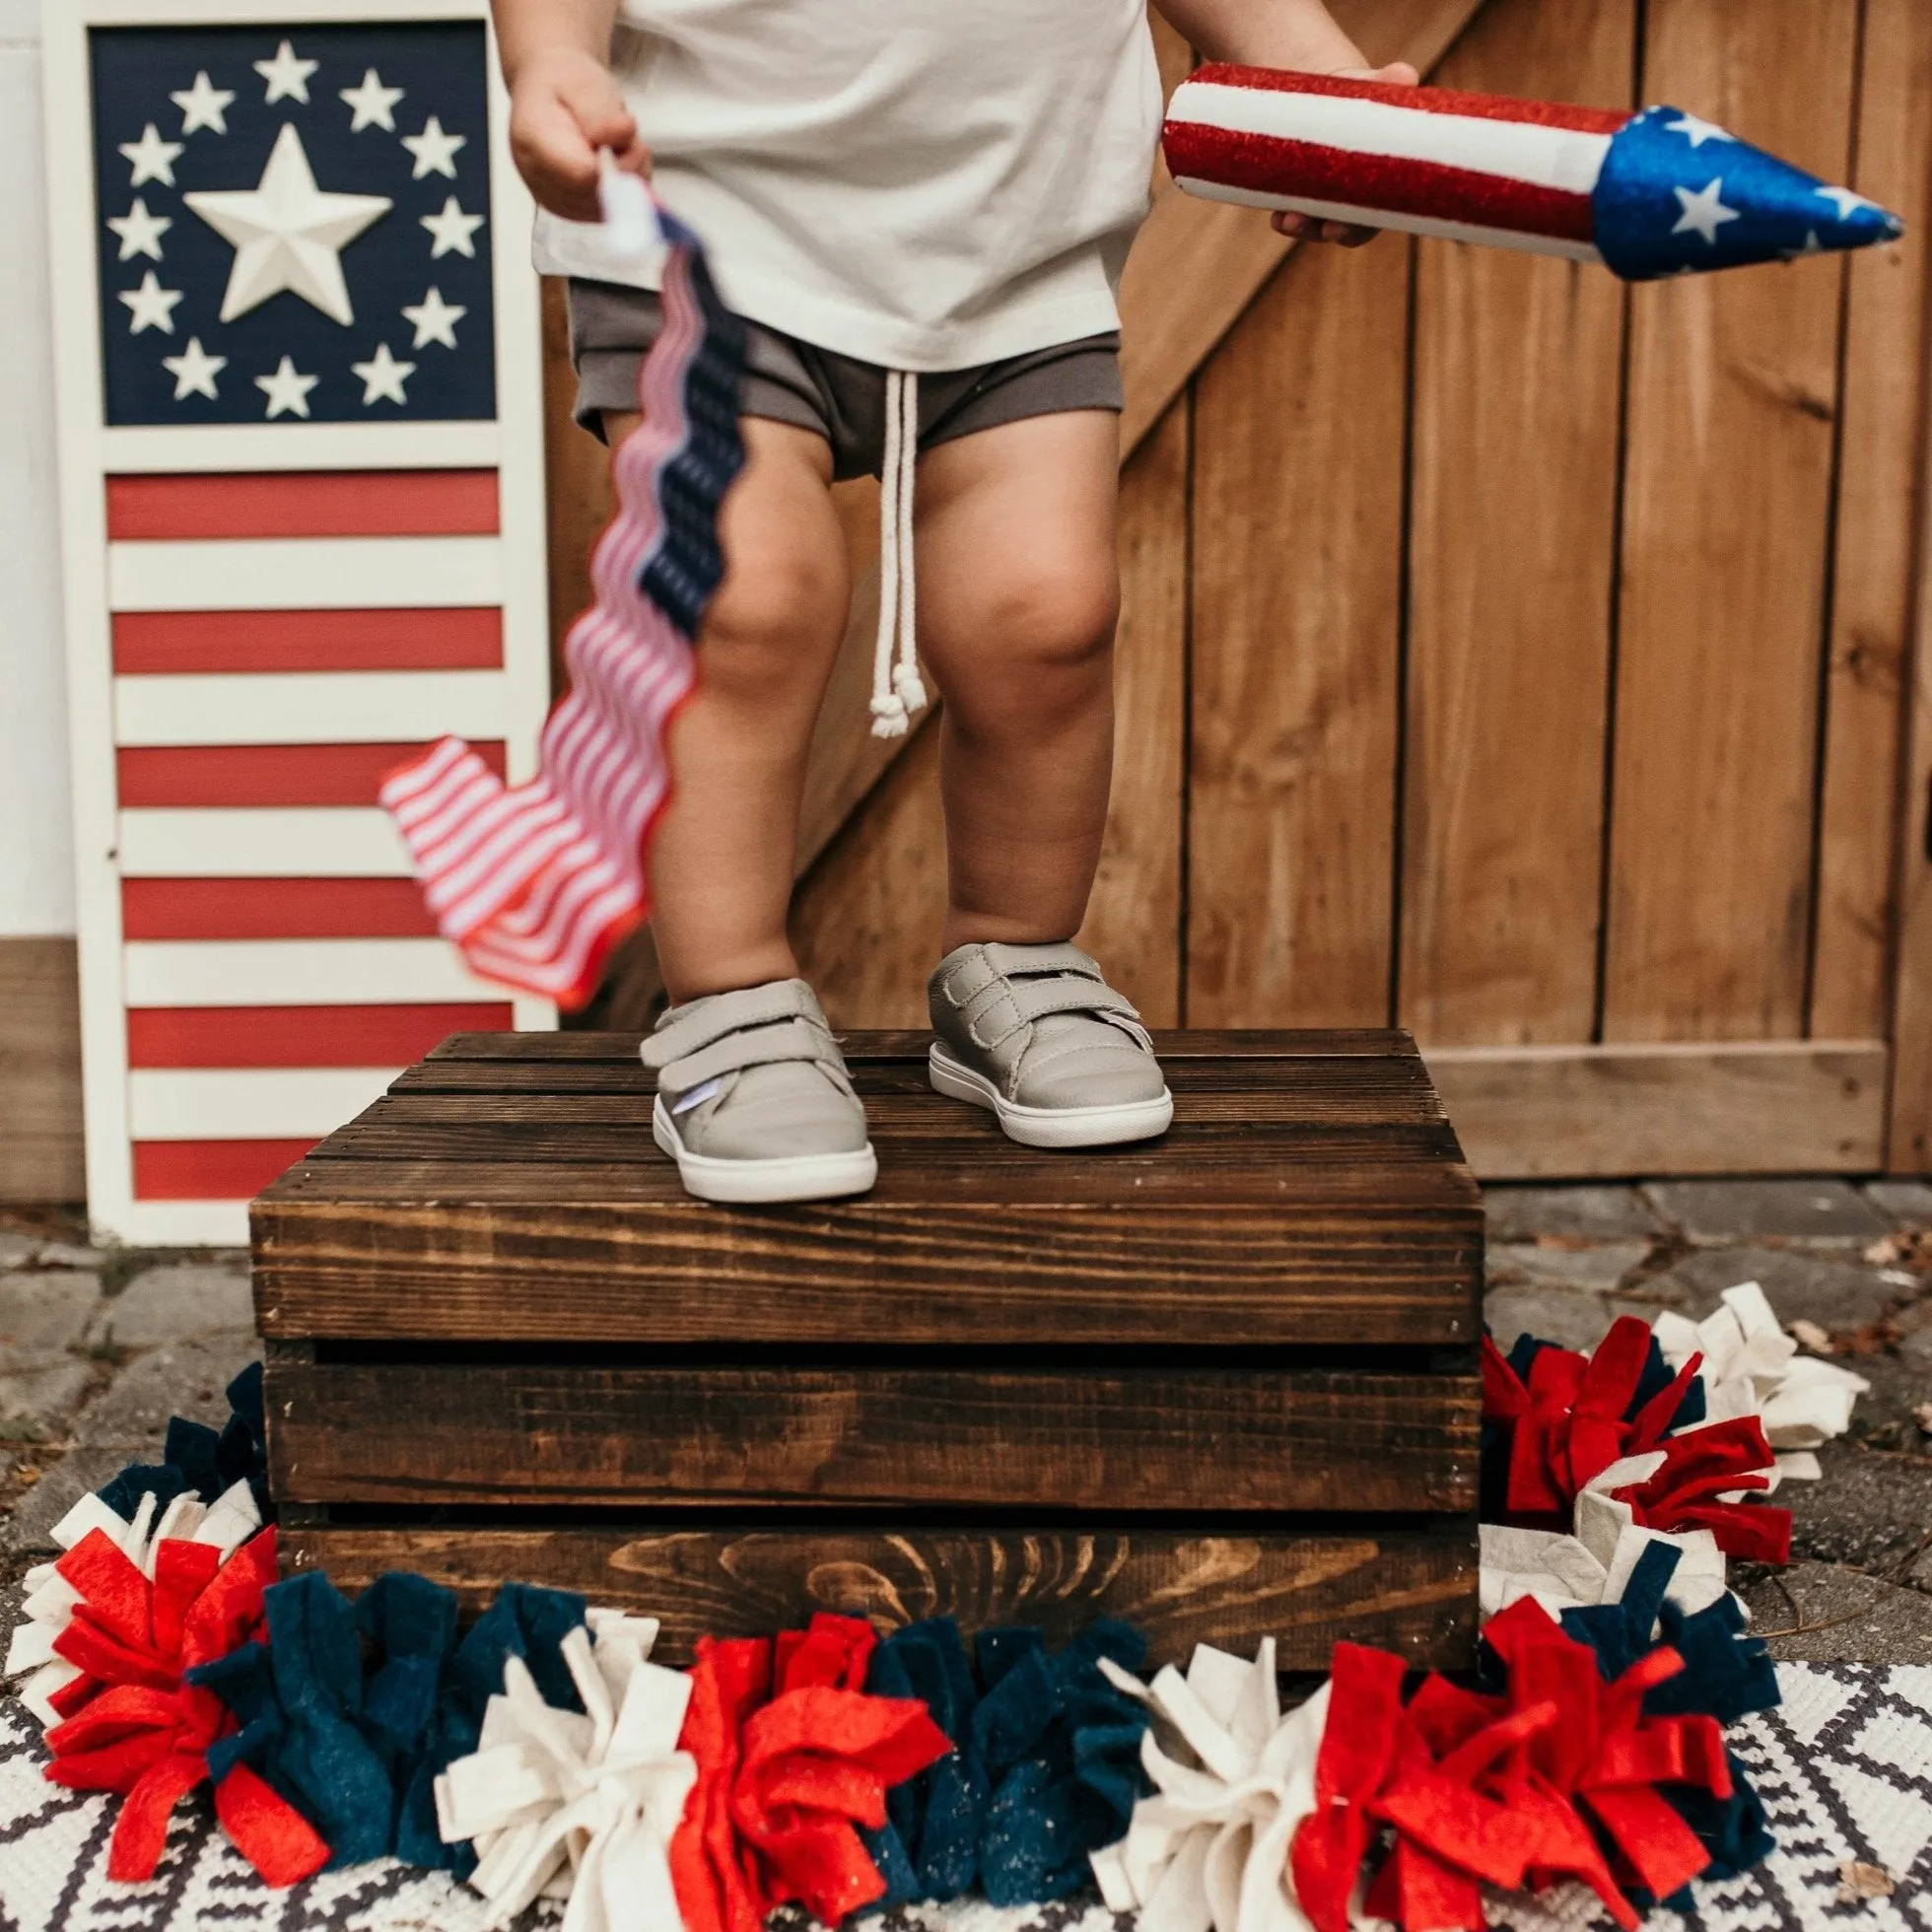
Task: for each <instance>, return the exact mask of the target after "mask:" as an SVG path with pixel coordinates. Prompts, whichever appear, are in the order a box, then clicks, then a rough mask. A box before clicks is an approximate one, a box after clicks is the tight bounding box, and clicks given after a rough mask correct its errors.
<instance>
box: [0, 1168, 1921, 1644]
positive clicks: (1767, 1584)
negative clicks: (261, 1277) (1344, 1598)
mask: <svg viewBox="0 0 1932 1932" xmlns="http://www.w3.org/2000/svg"><path fill="white" fill-rule="evenodd" d="M1487 1204H1488V1217H1489V1259H1488V1271H1489V1280H1488V1292H1487V1296H1486V1299H1485V1313H1486V1316H1487V1319H1488V1322H1489V1326H1490V1328H1491V1329H1492V1331H1493V1332H1494V1333H1495V1335H1496V1337H1497V1339H1498V1341H1500V1342H1501V1343H1502V1344H1503V1345H1504V1346H1505V1347H1506V1346H1508V1345H1509V1344H1510V1343H1511V1342H1513V1341H1514V1340H1515V1338H1516V1337H1517V1336H1518V1335H1519V1334H1521V1333H1523V1332H1524V1331H1525V1330H1527V1331H1529V1332H1530V1333H1532V1334H1535V1335H1539V1336H1543V1337H1546V1338H1547V1339H1549V1340H1551V1341H1552V1342H1559V1343H1564V1344H1567V1345H1571V1346H1576V1347H1587V1346H1589V1345H1591V1344H1593V1343H1594V1342H1595V1341H1596V1340H1597V1338H1598V1337H1599V1336H1601V1335H1602V1333H1603V1332H1604V1330H1605V1329H1606V1328H1607V1327H1608V1326H1609V1324H1610V1323H1611V1321H1612V1320H1613V1319H1614V1318H1615V1317H1616V1316H1617V1315H1620V1314H1625V1313H1630V1314H1638V1315H1642V1316H1644V1317H1645V1318H1646V1319H1649V1318H1651V1317H1653V1316H1654V1315H1655V1314H1656V1312H1657V1311H1658V1309H1660V1308H1675V1309H1678V1310H1679V1311H1681V1312H1682V1313H1684V1314H1686V1315H1689V1316H1690V1317H1691V1318H1693V1319H1695V1318H1698V1317H1701V1316H1703V1315H1705V1314H1708V1313H1709V1312H1710V1310H1711V1309H1712V1308H1713V1307H1715V1306H1716V1304H1717V1297H1718V1295H1719V1293H1720V1292H1721V1291H1722V1290H1723V1289H1724V1288H1727V1287H1730V1286H1732V1285H1733V1284H1734V1283H1736V1282H1739V1281H1748V1280H1754V1279H1755V1280H1758V1281H1759V1282H1761V1283H1762V1284H1763V1288H1764V1292H1765V1294H1766V1295H1767V1296H1768V1297H1769V1298H1770V1301H1771V1305H1772V1306H1773V1307H1774V1308H1775V1309H1776V1310H1777V1313H1778V1315H1779V1317H1780V1319H1781V1320H1783V1321H1784V1322H1785V1323H1786V1324H1787V1325H1789V1324H1793V1323H1805V1324H1810V1325H1811V1326H1810V1327H1809V1328H1807V1329H1805V1330H1802V1331H1801V1337H1802V1339H1804V1340H1805V1341H1806V1342H1807V1345H1810V1346H1813V1347H1816V1348H1818V1349H1820V1350H1827V1351H1828V1352H1829V1353H1831V1354H1832V1355H1833V1356H1834V1357H1836V1358H1837V1359H1839V1360H1842V1361H1844V1362H1846V1363H1848V1364H1849V1365H1850V1366H1851V1367H1853V1368H1855V1369H1856V1370H1857V1371H1858V1373H1860V1374H1861V1375H1863V1376H1865V1377H1866V1378H1867V1380H1869V1381H1870V1382H1871V1384H1872V1391H1871V1393H1870V1394H1869V1395H1868V1396H1865V1397H1864V1398H1862V1399H1861V1400H1860V1402H1859V1404H1858V1408H1857V1411H1856V1414H1855V1415H1854V1418H1853V1423H1852V1429H1851V1433H1850V1434H1849V1435H1848V1436H1847V1437H1845V1438H1844V1439H1843V1440H1841V1441H1839V1442H1836V1443H1832V1444H1829V1445H1828V1447H1827V1448H1826V1449H1825V1450H1824V1451H1823V1452H1822V1454H1821V1458H1820V1460H1821V1461H1822V1462H1823V1464H1824V1467H1825V1477H1824V1480H1823V1481H1822V1482H1820V1483H1794V1484H1790V1485H1788V1486H1787V1487H1786V1488H1785V1489H1784V1490H1782V1491H1781V1492H1780V1495H1779V1498H1778V1500H1779V1501H1780V1502H1786V1503H1789V1505H1790V1506H1791V1509H1792V1512H1793V1518H1794V1532H1793V1559H1792V1564H1791V1567H1790V1568H1789V1569H1786V1570H1783V1571H1770V1570H1764V1569H1760V1568H1758V1567H1756V1566H1752V1565H1738V1566H1735V1568H1734V1577H1733V1580H1734V1582H1735V1583H1736V1584H1737V1586H1738V1588H1739V1589H1740V1590H1741V1591H1742V1592H1743V1593H1744V1595H1745V1597H1746V1599H1747V1601H1748V1602H1749V1603H1750V1605H1751V1608H1752V1612H1753V1616H1754V1619H1755V1622H1756V1627H1757V1628H1758V1629H1759V1631H1760V1632H1762V1633H1763V1634H1765V1635H1766V1636H1768V1637H1770V1639H1771V1650H1772V1654H1773V1655H1774V1656H1776V1657H1778V1658H1780V1659H1793V1660H1799V1659H1802V1660H1808V1661H1813V1662H1821V1661H1828V1660H1831V1659H1840V1658H1845V1659H1854V1660H1858V1661H1863V1662H1869V1663H1918V1664H1924V1663H1932V1186H1927V1185H1925V1184H1923V1183H1919V1182H1873V1183H1870V1184H1867V1185H1864V1186H1857V1185H1853V1184H1849V1183H1847V1182H1844V1181H1840V1180H1813V1181H1807V1180H1796V1181H1792V1180H1776V1181H1758V1180H1743V1181H1660V1182H1653V1183H1650V1184H1648V1185H1646V1186H1642V1187H1496V1188H1491V1189H1490V1190H1489V1191H1488V1195H1487ZM247 1267H248V1265H247V1257H246V1256H245V1255H244V1254H241V1253H237V1252H226V1251H212V1252H210V1251H199V1252H179V1251H169V1250H154V1249H127V1248H111V1249H97V1248H94V1247H91V1246H89V1245H88V1240H87V1233H86V1230H85V1228H84V1227H82V1226H81V1225H79V1224H78V1223H76V1222H74V1221H73V1220H72V1219H71V1218H69V1217H64V1216H62V1215H61V1214H59V1213H58V1212H53V1211H49V1212H46V1213H34V1212H21V1211H18V1210H15V1211H11V1212H10V1211H8V1210H5V1209H0V1518H4V1520H0V1627H4V1626H5V1625H7V1624H10V1623H11V1622H12V1621H13V1616H12V1609H13V1606H12V1598H13V1589H12V1586H13V1585H14V1584H15V1583H17V1581H18V1578H19V1576H20V1574H21V1573H22V1571H24V1570H25V1568H26V1567H27V1565H28V1564H29V1563H30V1562H33V1561H35V1560H38V1559H39V1557H40V1556H41V1555H43V1554H44V1553H45V1552H46V1551H47V1549H48V1547H49V1546H48V1544H47V1530H48V1528H49V1527H50V1526H51V1525H52V1524H53V1523H55V1522H57V1521H58V1520H59V1519H60V1517H61V1515H62V1514H63V1513H64V1512H65V1511H66V1510H67V1508H68V1507H69V1506H70V1505H71V1504H72V1503H73V1501H74V1500H75V1499H76V1497H78V1496H79V1495H80V1494H81V1493H82V1491H83V1490H85V1489H90V1488H93V1487H95V1486H97V1485H98V1484H100V1483H104V1482H105V1481H106V1479H107V1478H108V1477H110V1476H111V1475H113V1474H114V1472H115V1471H116V1470H117V1469H119V1468H120V1467H121V1465H122V1464H123V1463H126V1462H130V1461H134V1460H152V1459H154V1458H155V1457H156V1456H157V1455H158V1454H159V1452H160V1447H161V1437H162V1431H163V1429H164V1427H165V1425H166V1422H167V1418H168V1416H169V1415H170V1414H184V1415H192V1416H196V1417H198V1418H200V1419H202V1420H206V1421H210V1422H217V1423H218V1422H220V1421H221V1420H222V1419H223V1416H224V1415H225V1414H226V1405H225V1404H224V1402H223V1399H222V1390H223V1387H224V1386H225V1384H226V1383H227V1382H228V1380H229V1378H230V1377H231V1376H232V1375H233V1374H234V1373H235V1371H236V1370H237V1369H238V1368H240V1367H241V1366H242V1364H243V1363H244V1362H245V1361H247V1360H248V1359H249V1358H250V1356H251V1355H252V1354H253V1353H254V1352H255V1348H256V1344H255V1341H254V1337H253V1334H252V1331H251V1320H252V1317H251V1310H250V1304H249V1297H248V1274H247Z"/></svg>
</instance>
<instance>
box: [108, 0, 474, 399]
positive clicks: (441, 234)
mask: <svg viewBox="0 0 1932 1932" xmlns="http://www.w3.org/2000/svg"><path fill="white" fill-rule="evenodd" d="M90 45H91V57H92V69H93V87H94V143H95V194H96V203H97V209H96V212H97V218H98V219H99V221H100V224H101V232H100V236H99V238H98V242H99V259H100V281H101V334H102V345H103V358H102V360H103V375H104V382H105V398H106V420H107V422H109V423H110V424H122V423H147V424H153V423H167V424H174V425H182V424H193V423H260V422H267V421H273V422H278V423H296V422H303V421H308V422H329V423H345V422H357V423H359V422H393V421H401V420H408V421H419V422H427V421H447V420H451V419H468V420H476V419H487V418H489V417H493V416H494V415H495V414H496V378H495V357H496V344H495V329H494V326H493V315H492V311H491V261H490V256H491V242H492V237H493V229H492V226H491V223H490V220H489V219H488V217H489V214H490V152H489V139H488V121H487V114H488V93H487V84H486V69H485V65H484V63H485V60H486V58H487V51H486V45H485V39H484V33H483V27H482V24H481V23H480V22H474V21H451V22H434V23H416V24H399V25H396V26H387V25H375V26H361V25H358V26H346V27H303V26H290V27H219V28H173V27H169V28H120V27H115V28H97V29H95V30H94V31H93V33H92V34H91V35H90ZM345 91H347V92H348V93H350V94H351V95H352V96H353V97H354V98H353V99H351V100H345V99H344V98H343V96H344V93H345ZM224 97H227V98H226V99H224ZM305 97H306V99H305ZM196 197H203V199H202V200H201V202H200V208H199V211H198V210H197V207H196V205H195V200H196ZM380 203H386V204H387V205H386V206H385V207H384V206H380V205H379V204H380ZM426 222H427V224H428V225H427V226H426V225H425V224H426ZM225 304H226V306H227V308H228V310H229V311H230V319H228V320H227V321H224V320H223V319H222V312H223V309H224V306H225ZM405 310H412V311H416V312H415V313H414V314H413V315H411V314H406V313H405V312H404V311H405ZM457 311H460V312H457ZM358 365H360V368H359V367H358Z"/></svg>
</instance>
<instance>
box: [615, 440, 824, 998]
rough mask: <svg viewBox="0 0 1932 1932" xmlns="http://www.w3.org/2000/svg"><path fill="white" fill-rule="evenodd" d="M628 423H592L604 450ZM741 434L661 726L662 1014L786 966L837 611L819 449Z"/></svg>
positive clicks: (792, 966) (819, 444)
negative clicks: (693, 633) (671, 702)
mask: <svg viewBox="0 0 1932 1932" xmlns="http://www.w3.org/2000/svg"><path fill="white" fill-rule="evenodd" d="M636 423H637V418H636V417H635V416H615V415H612V414H609V413H608V412H607V413H606V416H605V426H606V429H607V431H608V433H609V437H610V443H611V447H612V448H613V449H614V448H616V446H617V444H618V442H619V440H620V439H621V438H622V437H623V436H624V435H626V434H628V432H629V431H630V430H631V429H632V428H634V427H635V426H636ZM740 426H741V428H742V430H743V432H744V444H745V458H746V460H745V467H744V470H743V471H742V473H741V474H740V476H739V478H738V480H737V482H736V484H735V485H734V486H733V487H732V489H731V491H730V493H729V494H728V495H727V496H726V497H725V499H724V509H723V512H722V514H721V517H720V535H721V537H722V540H723V543H724V563H725V571H724V582H723V583H722V584H721V585H720V586H719V588H718V593H717V595H716V596H715V597H714V598H713V600H712V603H711V607H710V608H709V610H708V611H707V612H706V613H705V622H704V630H703V634H702V636H701V637H700V639H699V643H698V687H697V690H696V691H695V692H694V694H693V695H692V697H691V698H690V700H689V701H688V702H687V703H686V704H685V706H684V709H683V710H682V711H681V712H680V713H679V714H678V717H677V720H676V722H675V724H673V725H672V727H671V733H670V744H669V752H670V761H671V801H670V806H669V808H668V809H667V810H666V811H665V813H664V815H663V817H662V818H661V819H660V820H659V821H658V824H657V829H656V833H655V838H654V839H653V842H652V847H651V897H652V914H651V919H652V932H653V936H654V937H655V940H656V944H657V963H658V967H659V969H660V970H661V971H662V973H663V976H664V986H665V990H666V991H667V992H668V993H669V995H670V997H671V1000H672V1001H673V1002H681V1001H683V1000H692V999H695V998H697V997H698V996H699V995H700V994H706V993H724V992H730V991H733V990H734V989H736V988H739V987H749V986H761V985H763V984H765V983H766V982H767V981H770V980H783V979H790V978H792V977H793V976H794V975H795V974H796V972H797V970H798V967H797V962H796V961H795V960H794V959H793V954H792V947H791V943H790V942H789V940H788V939H787V938H786V931H785V921H786V911H787V908H788V906H789V905H790V903H791V897H792V868H793V845H794V843H795V840H796V836H797V819H798V798H799V794H800V792H801V789H802V787H803V785H804V773H805V753H806V750H807V748H808V747H809V745H810V742H811V732H812V724H813V722H814V721H815V720H816V718H817V716H818V707H819V702H820V700H821V699H822V698H823V697H824V695H825V683H826V680H827V678H828V677H829V676H830V675H831V670H832V662H833V659H834V658H835V656H836V655H837V654H838V648H839V642H840V639H841V638H842V637H843V635H844V632H845V624H846V612H847V607H848V604H849V602H850V599H851V586H850V584H849V582H848V573H847V567H846V553H845V539H844V535H843V532H842V530H841V528H840V524H839V520H838V517H837V515H836V513H835V512H834V511H833V509H832V502H831V497H830V495H829V493H828V492H829V485H830V483H831V478H832V455H831V450H830V449H829V448H828V446H827V445H826V442H825V439H824V438H823V437H820V436H816V435H814V434H813V433H812V432H811V431H809V430H803V429H796V428H793V426H792V425H791V424H789V423H774V422H767V421H765V420H764V419H762V418H759V417H746V418H744V419H743V420H742V423H741V425H740Z"/></svg>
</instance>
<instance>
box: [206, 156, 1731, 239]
mask: <svg viewBox="0 0 1932 1932" xmlns="http://www.w3.org/2000/svg"><path fill="white" fill-rule="evenodd" d="M1723 190H1724V177H1723V175H1721V174H1720V175H1719V176H1718V177H1717V179H1716V180H1714V181H1712V182H1711V184H1710V185H1709V186H1708V187H1706V188H1704V189H1703V190H1701V191H1700V192H1699V193H1697V194H1692V193H1691V192H1690V189H1689V188H1673V189H1672V190H1671V192H1672V193H1673V194H1674V195H1676V196H1677V199H1678V205H1679V206H1680V207H1682V208H1683V210H1684V212H1683V214H1681V215H1680V216H1679V217H1678V218H1677V226H1676V227H1675V228H1674V229H1672V230H1671V233H1672V234H1673V235H1692V234H1694V235H1701V236H1702V237H1703V238H1704V240H1705V241H1706V242H1709V243H1710V244H1711V246H1712V247H1713V248H1714V247H1716V245H1717V231H1718V230H1719V229H1720V228H1722V227H1723V226H1724V224H1725V223H1726V222H1734V221H1736V220H1737V219H1738V211H1737V210H1736V209H1735V208H1727V207H1725V205H1724V203H1723V202H1722V201H1721V200H1719V199H1718V197H1719V195H1720V194H1722V192H1723ZM189 199H190V200H192V199H193V196H189Z"/></svg>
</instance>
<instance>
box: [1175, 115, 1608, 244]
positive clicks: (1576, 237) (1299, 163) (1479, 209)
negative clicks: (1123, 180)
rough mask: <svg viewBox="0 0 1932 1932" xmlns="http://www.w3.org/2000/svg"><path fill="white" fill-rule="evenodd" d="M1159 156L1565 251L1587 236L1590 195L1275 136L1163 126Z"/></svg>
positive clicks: (1241, 181) (1265, 187) (1257, 185)
mask: <svg viewBox="0 0 1932 1932" xmlns="http://www.w3.org/2000/svg"><path fill="white" fill-rule="evenodd" d="M1162 146H1163V148H1164V150H1165V152H1166V155H1167V166H1168V167H1169V169H1170V170H1172V172H1173V173H1175V174H1177V175H1179V176H1181V177H1182V178H1183V179H1199V180H1208V181H1215V182H1218V183H1220V184H1222V185H1224V186H1227V187H1236V188H1248V189H1251V190H1252V191H1254V192H1255V193H1257V194H1282V195H1286V194H1292V195H1294V196H1295V197H1296V198H1297V199H1300V200H1303V201H1339V202H1345V203H1346V204H1347V205H1348V206H1350V207H1355V208H1365V209H1374V210H1377V211H1379V212H1381V213H1384V214H1390V215H1425V216H1428V217H1430V218H1432V219H1434V220H1436V221H1444V222H1461V223H1463V224H1464V225H1465V226H1476V227H1481V228H1494V229H1507V230H1513V231H1515V232H1516V233H1518V234H1521V235H1548V236H1552V237H1555V238H1557V239H1560V240H1562V241H1565V242H1588V241H1589V240H1590V239H1591V235H1592V227H1591V214H1590V197H1589V196H1588V195H1583V194H1565V193H1564V192H1563V191H1562V190H1561V189H1560V188H1547V187H1542V186H1539V185H1538V184H1537V183H1535V182H1532V181H1519V180H1516V179H1514V178H1512V177H1511V176H1509V175H1507V174H1483V173H1478V172H1477V171H1476V170H1475V169H1471V168H1445V167H1443V166H1442V165H1441V164H1440V163H1439V162H1432V161H1404V160H1400V159H1398V158H1396V157H1394V156H1390V155H1365V154H1358V153H1356V152H1355V151H1354V150H1353V149H1350V148H1331V147H1325V146H1322V145H1320V144H1319V143H1316V142H1313V141H1283V140H1279V139H1277V138H1276V136H1274V135H1271V134H1233V133H1229V132H1228V131H1227V130H1226V129H1225V128H1219V127H1207V126H1204V125H1203V124H1202V123H1201V122H1199V121H1170V122H1168V124H1167V131H1166V133H1165V134H1164V136H1163V137H1162ZM1286 182H1292V183H1293V186H1292V187H1289V186H1286V185H1284V183H1286Z"/></svg>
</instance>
